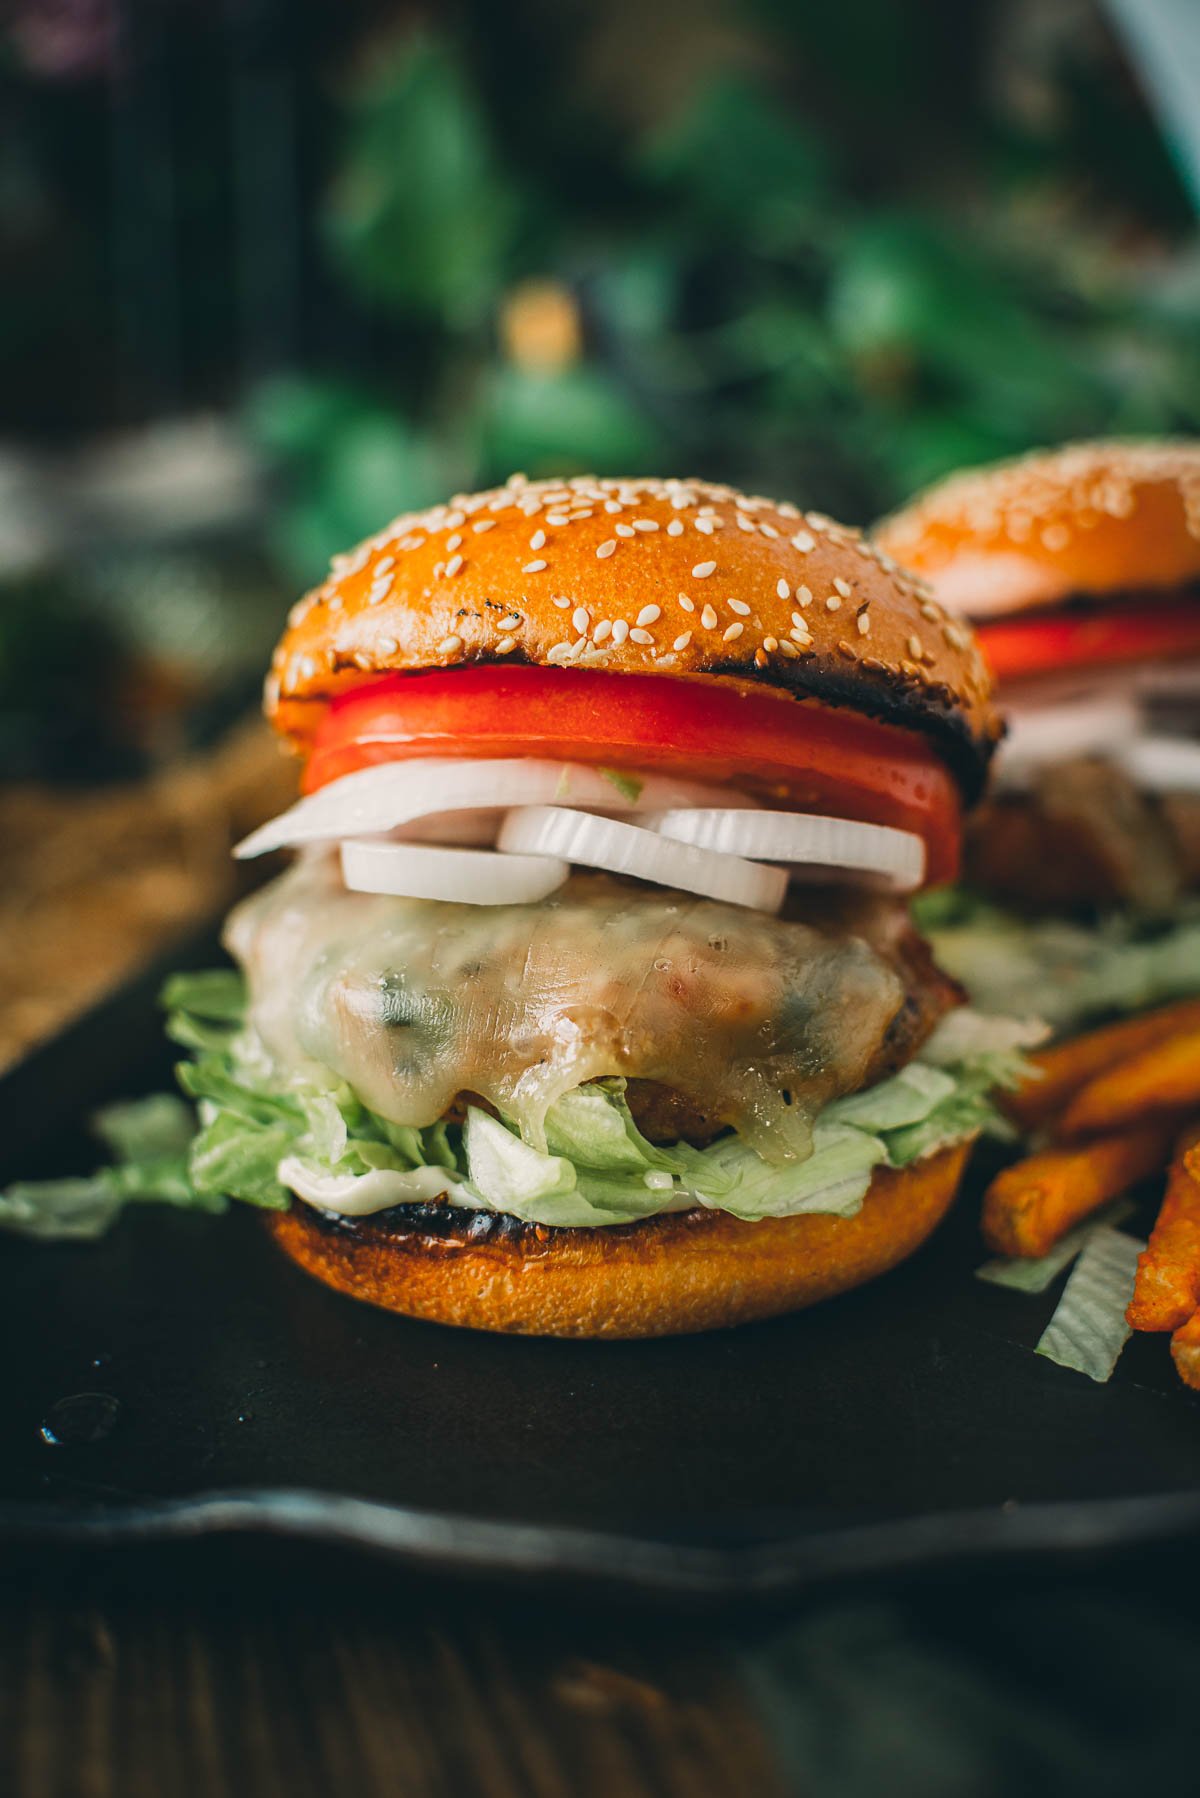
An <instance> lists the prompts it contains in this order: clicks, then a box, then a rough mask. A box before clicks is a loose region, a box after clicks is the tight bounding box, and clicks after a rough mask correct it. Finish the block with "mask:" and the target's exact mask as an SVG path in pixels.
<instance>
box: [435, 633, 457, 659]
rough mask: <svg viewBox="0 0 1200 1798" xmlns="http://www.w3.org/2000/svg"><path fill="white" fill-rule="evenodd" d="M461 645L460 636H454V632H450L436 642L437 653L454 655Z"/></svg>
mask: <svg viewBox="0 0 1200 1798" xmlns="http://www.w3.org/2000/svg"><path fill="white" fill-rule="evenodd" d="M462 646H463V642H462V638H461V637H459V636H455V635H454V633H453V632H452V633H451V635H450V636H448V637H443V638H442V640H441V642H440V643H439V644H438V654H439V655H440V656H452V655H455V654H456V653H457V652H458V650H460V649H461V648H462Z"/></svg>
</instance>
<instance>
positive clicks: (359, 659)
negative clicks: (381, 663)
mask: <svg viewBox="0 0 1200 1798" xmlns="http://www.w3.org/2000/svg"><path fill="white" fill-rule="evenodd" d="M354 666H355V667H356V668H363V669H366V668H373V667H374V666H375V664H374V662H373V660H372V658H371V652H370V650H369V649H356V650H355V652H354Z"/></svg>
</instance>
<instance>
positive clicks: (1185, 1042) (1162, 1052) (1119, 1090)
mask: <svg viewBox="0 0 1200 1798" xmlns="http://www.w3.org/2000/svg"><path fill="white" fill-rule="evenodd" d="M1197 1105H1200V1030H1189V1031H1187V1032H1186V1033H1185V1034H1183V1035H1179V1036H1170V1037H1168V1038H1167V1039H1166V1041H1165V1042H1160V1043H1154V1044H1152V1045H1151V1046H1150V1048H1148V1049H1142V1050H1141V1051H1140V1052H1139V1053H1138V1054H1136V1055H1131V1056H1129V1058H1128V1059H1127V1060H1125V1061H1119V1062H1117V1063H1115V1065H1114V1066H1112V1067H1110V1068H1107V1069H1106V1070H1105V1071H1104V1072H1103V1073H1102V1074H1097V1075H1096V1077H1095V1079H1094V1080H1089V1081H1088V1082H1087V1084H1086V1085H1085V1086H1081V1087H1080V1089H1079V1091H1078V1092H1077V1093H1076V1094H1075V1097H1074V1098H1073V1099H1072V1100H1071V1102H1070V1104H1069V1105H1068V1106H1067V1109H1066V1111H1065V1112H1064V1113H1063V1116H1062V1120H1061V1122H1060V1124H1059V1125H1058V1130H1057V1134H1058V1135H1060V1136H1062V1137H1064V1138H1065V1139H1067V1140H1068V1141H1069V1140H1070V1139H1071V1138H1072V1137H1077V1136H1092V1135H1095V1134H1098V1133H1099V1132H1100V1131H1102V1130H1120V1129H1122V1128H1124V1127H1125V1126H1126V1125H1130V1124H1137V1123H1140V1122H1141V1121H1142V1120H1143V1119H1145V1118H1148V1117H1154V1116H1161V1115H1163V1114H1164V1113H1165V1112H1169V1111H1175V1112H1180V1111H1183V1112H1187V1111H1191V1110H1194V1109H1195V1107H1196V1106H1197Z"/></svg>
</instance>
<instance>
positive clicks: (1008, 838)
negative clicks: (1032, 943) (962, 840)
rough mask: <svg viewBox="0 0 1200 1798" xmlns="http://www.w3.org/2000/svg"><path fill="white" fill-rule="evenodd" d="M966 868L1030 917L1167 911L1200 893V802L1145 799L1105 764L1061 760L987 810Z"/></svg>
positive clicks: (975, 824)
mask: <svg viewBox="0 0 1200 1798" xmlns="http://www.w3.org/2000/svg"><path fill="white" fill-rule="evenodd" d="M965 871H966V878H967V880H968V881H969V883H970V884H971V885H972V886H975V887H978V888H979V889H980V890H981V891H983V892H985V893H991V894H994V895H995V896H996V897H998V898H1002V899H1005V900H1007V901H1009V902H1010V903H1013V904H1015V905H1017V906H1019V907H1020V908H1022V909H1024V910H1033V911H1077V910H1085V909H1091V908H1093V907H1094V908H1098V909H1102V908H1105V907H1109V906H1112V905H1132V906H1135V907H1136V908H1137V909H1138V910H1141V911H1147V912H1151V913H1154V912H1164V911H1167V910H1169V909H1170V908H1171V907H1172V906H1173V905H1175V904H1177V903H1178V901H1179V900H1180V899H1181V898H1182V896H1183V895H1184V894H1185V893H1186V892H1188V891H1195V890H1197V889H1200V800H1197V799H1195V798H1194V797H1191V796H1189V795H1184V794H1172V795H1167V796H1165V797H1163V798H1159V797H1156V796H1155V795H1154V794H1150V793H1146V792H1143V791H1142V790H1141V789H1140V788H1139V787H1138V786H1136V785H1135V783H1134V782H1133V781H1131V780H1130V779H1129V778H1128V776H1127V775H1125V774H1124V773H1122V771H1121V770H1120V769H1119V768H1116V767H1114V766H1113V765H1112V763H1110V762H1106V761H1103V760H1101V759H1099V758H1097V757H1083V756H1081V757H1077V758H1074V759H1072V760H1069V761H1064V762H1058V763H1055V764H1053V765H1052V766H1050V767H1048V768H1046V769H1045V770H1043V771H1042V772H1041V773H1040V774H1039V776H1038V779H1037V782H1036V785H1035V786H1034V787H1033V789H1032V790H1031V791H1030V792H1028V793H1021V794H1011V795H1010V794H1004V795H1001V796H999V797H997V798H995V799H992V800H991V801H990V802H989V803H987V804H986V805H984V806H983V807H982V808H981V809H980V811H979V812H978V813H977V815H976V817H975V818H974V820H973V821H972V823H971V826H970V828H969V830H968V833H967V841H966V856H965Z"/></svg>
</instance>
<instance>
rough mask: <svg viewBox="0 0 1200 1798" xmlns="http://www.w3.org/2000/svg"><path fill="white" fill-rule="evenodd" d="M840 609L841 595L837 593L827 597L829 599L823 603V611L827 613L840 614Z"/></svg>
mask: <svg viewBox="0 0 1200 1798" xmlns="http://www.w3.org/2000/svg"><path fill="white" fill-rule="evenodd" d="M841 609H842V600H841V595H840V594H838V593H831V594H830V595H829V598H828V599H827V600H826V601H825V610H826V611H827V612H840V611H841Z"/></svg>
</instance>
